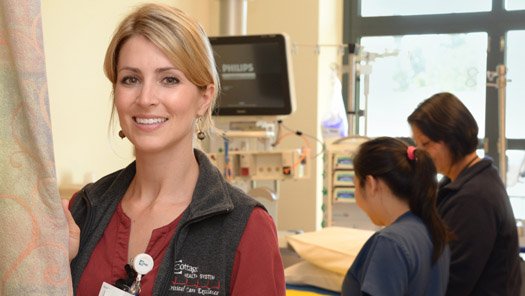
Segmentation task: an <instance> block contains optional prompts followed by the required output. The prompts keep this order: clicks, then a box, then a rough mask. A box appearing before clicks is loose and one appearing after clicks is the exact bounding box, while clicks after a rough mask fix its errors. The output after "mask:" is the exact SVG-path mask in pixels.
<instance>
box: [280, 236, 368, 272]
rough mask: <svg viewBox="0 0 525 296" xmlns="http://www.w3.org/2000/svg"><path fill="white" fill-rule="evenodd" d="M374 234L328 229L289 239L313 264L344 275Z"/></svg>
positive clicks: (302, 255)
mask: <svg viewBox="0 0 525 296" xmlns="http://www.w3.org/2000/svg"><path fill="white" fill-rule="evenodd" d="M372 234H374V231H370V230H361V229H355V228H346V227H327V228H323V229H321V230H319V231H315V232H306V233H302V234H297V235H291V236H288V237H287V241H288V243H289V244H290V245H291V246H292V248H293V249H294V250H295V252H297V254H299V256H300V257H301V258H303V259H304V260H306V261H308V262H309V263H311V264H313V265H315V266H317V267H319V268H322V269H324V270H328V271H331V272H334V273H336V274H339V275H342V276H344V275H345V274H346V272H347V271H348V269H349V268H350V265H352V262H353V261H354V259H355V257H356V256H357V254H358V253H359V251H360V250H361V247H362V246H363V245H364V244H365V242H366V241H367V240H368V238H370V236H372Z"/></svg>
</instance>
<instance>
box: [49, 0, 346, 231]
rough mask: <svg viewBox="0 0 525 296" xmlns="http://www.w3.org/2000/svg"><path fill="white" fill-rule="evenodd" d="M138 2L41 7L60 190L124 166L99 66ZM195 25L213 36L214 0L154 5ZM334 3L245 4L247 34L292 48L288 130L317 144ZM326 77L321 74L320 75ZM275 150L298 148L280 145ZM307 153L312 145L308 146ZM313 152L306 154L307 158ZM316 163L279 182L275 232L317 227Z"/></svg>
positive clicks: (54, 0)
mask: <svg viewBox="0 0 525 296" xmlns="http://www.w3.org/2000/svg"><path fill="white" fill-rule="evenodd" d="M141 2H144V1H131V0H112V1H103V0H92V1H60V0H46V1H42V17H43V27H44V44H45V50H46V64H47V72H48V83H49V97H50V105H51V119H52V123H53V137H54V143H55V159H56V166H57V174H58V176H57V178H58V180H59V182H60V183H61V185H62V187H68V186H78V185H79V184H83V183H85V182H87V181H90V180H92V179H98V178H100V177H102V176H103V175H105V174H107V173H109V172H112V171H114V170H116V169H119V168H121V167H122V166H124V165H126V164H127V163H128V162H130V161H131V159H132V157H131V148H130V145H128V144H127V141H126V140H124V141H122V140H120V139H119V138H118V137H117V131H118V129H117V130H113V131H110V133H109V134H108V122H109V116H110V107H111V105H110V92H111V86H110V84H109V82H108V81H107V80H106V78H105V76H104V74H103V70H102V63H103V57H104V53H105V50H106V46H107V44H108V43H109V39H110V37H111V34H112V33H113V30H114V28H115V26H116V24H117V23H118V22H119V20H120V19H121V18H122V17H123V16H124V15H125V14H126V13H127V12H128V11H129V10H130V9H131V7H133V6H134V5H136V4H138V3H141ZM158 2H164V3H170V4H173V5H174V6H177V7H179V8H181V9H183V10H185V11H186V12H188V13H189V14H190V15H192V16H194V17H195V18H197V19H198V20H199V21H200V22H201V24H202V25H203V27H204V28H205V30H206V31H207V32H208V34H209V35H218V33H219V27H218V25H219V4H220V3H219V0H179V1H176V0H172V1H158ZM341 19H342V0H249V1H248V24H247V27H248V34H261V33H275V32H286V33H287V34H288V35H289V36H290V39H291V42H292V44H294V45H295V46H294V48H295V50H294V55H293V65H294V73H295V86H296V93H297V103H298V104H297V112H296V113H295V114H294V115H292V116H290V117H289V118H287V119H286V120H285V124H286V125H287V126H289V127H290V128H293V129H296V130H301V131H303V132H304V133H307V134H310V135H312V136H316V137H320V133H319V124H318V122H319V120H320V119H319V118H320V114H322V111H323V103H322V102H323V98H324V97H326V94H327V93H328V90H329V80H328V77H329V72H328V70H329V65H330V64H331V63H333V62H339V61H340V56H339V55H338V53H337V48H336V47H320V50H319V51H318V52H317V51H316V47H315V45H317V44H339V43H340V42H341V36H342V32H341V27H342V21H341ZM327 73H328V74H327ZM287 141H288V142H285V143H283V148H293V147H299V145H301V143H302V142H301V140H299V139H294V140H292V139H287ZM311 143H312V144H311V145H312V146H315V141H313V140H311ZM315 153H316V151H312V154H315ZM321 173H322V156H319V157H318V158H316V159H315V160H313V161H312V171H311V178H310V179H308V180H301V181H285V182H282V183H281V188H280V200H279V204H278V207H279V216H278V217H279V218H278V228H279V229H303V230H307V231H308V230H314V229H317V228H319V227H320V225H321V220H322V212H321V202H322V178H321Z"/></svg>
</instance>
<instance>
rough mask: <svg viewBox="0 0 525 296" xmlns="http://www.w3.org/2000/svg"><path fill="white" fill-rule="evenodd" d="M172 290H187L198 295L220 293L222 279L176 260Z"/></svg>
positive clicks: (186, 291)
mask: <svg viewBox="0 0 525 296" xmlns="http://www.w3.org/2000/svg"><path fill="white" fill-rule="evenodd" d="M173 274H174V276H173V279H172V280H171V286H170V291H178V292H185V293H189V294H196V295H219V291H220V288H221V281H220V280H219V278H218V277H217V276H216V275H213V274H207V273H201V272H199V267H198V266H193V265H190V264H188V263H184V262H182V260H178V261H175V266H174V268H173Z"/></svg>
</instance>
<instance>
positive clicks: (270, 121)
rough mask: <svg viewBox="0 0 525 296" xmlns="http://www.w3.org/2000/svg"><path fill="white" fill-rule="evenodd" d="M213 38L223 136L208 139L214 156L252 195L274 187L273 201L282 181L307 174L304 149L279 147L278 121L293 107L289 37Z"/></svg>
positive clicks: (229, 176)
mask: <svg viewBox="0 0 525 296" xmlns="http://www.w3.org/2000/svg"><path fill="white" fill-rule="evenodd" d="M210 43H211V45H212V49H213V53H214V57H215V61H216V63H217V70H218V72H219V75H220V83H221V91H220V93H219V96H218V98H217V103H216V106H215V108H214V110H213V116H214V122H215V126H216V128H217V131H218V134H219V135H220V136H219V137H212V138H211V139H210V147H209V148H210V149H209V152H210V153H209V154H210V158H211V159H212V161H214V163H215V165H216V166H217V167H218V168H219V169H221V170H222V171H223V173H224V175H225V176H226V178H227V179H229V180H230V181H231V182H232V183H234V185H237V186H238V187H240V188H242V189H244V190H245V191H246V192H248V193H252V194H254V193H256V192H261V188H267V187H273V189H271V191H273V192H275V195H273V194H272V198H270V199H269V200H270V201H273V200H276V199H277V191H278V182H279V181H281V180H284V179H296V178H304V177H306V176H307V175H308V169H307V168H306V167H307V166H306V164H307V159H306V157H305V153H304V151H302V149H288V150H278V149H276V148H277V147H276V146H277V143H278V141H279V138H280V135H279V131H280V125H279V124H280V120H282V118H284V117H286V116H289V115H290V114H292V113H293V112H294V110H295V87H294V79H293V71H292V65H291V54H290V53H291V51H290V44H289V40H288V37H287V36H286V35H285V34H265V35H244V36H218V37H210ZM269 182H270V184H268V183H269ZM261 186H262V187H261ZM257 189H259V190H257ZM265 190H266V189H265ZM271 191H270V192H271ZM254 195H255V194H254ZM257 195H259V194H257ZM259 197H261V198H264V196H259ZM266 199H268V198H266ZM274 219H276V217H275V216H274Z"/></svg>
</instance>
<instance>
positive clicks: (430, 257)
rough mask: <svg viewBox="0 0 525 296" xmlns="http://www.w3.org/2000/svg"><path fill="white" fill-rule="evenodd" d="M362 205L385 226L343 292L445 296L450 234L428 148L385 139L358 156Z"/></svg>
mask: <svg viewBox="0 0 525 296" xmlns="http://www.w3.org/2000/svg"><path fill="white" fill-rule="evenodd" d="M354 170H355V181H354V183H355V187H356V188H355V189H356V192H355V194H356V202H357V205H358V206H359V207H360V208H361V209H362V210H363V211H365V212H366V214H367V215H368V217H369V218H370V219H371V220H372V222H373V223H374V224H376V225H379V226H386V227H385V228H383V229H382V230H380V231H378V232H377V233H375V234H374V235H373V236H372V237H371V238H370V239H369V240H368V241H367V242H366V244H365V245H364V246H363V248H362V249H361V251H360V252H359V254H358V256H357V257H356V259H355V260H354V263H353V264H352V266H351V267H350V269H349V270H348V273H347V274H346V277H345V280H344V283H343V289H342V290H343V293H342V295H344V296H347V295H374V296H375V295H444V293H445V289H446V287H447V282H448V269H449V262H450V254H449V250H448V246H447V242H448V239H449V233H448V231H447V229H446V228H445V225H444V223H443V222H442V220H441V218H440V217H439V215H438V213H437V210H436V207H435V201H436V189H437V180H436V168H435V166H434V164H433V162H432V159H431V158H430V156H429V155H428V153H426V152H425V151H423V150H420V149H416V148H415V147H413V146H407V145H406V144H405V143H404V142H402V141H400V140H397V139H394V138H387V137H381V138H377V139H373V140H370V141H368V142H365V143H363V144H361V146H360V148H359V151H358V153H357V155H356V156H355V158H354Z"/></svg>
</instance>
